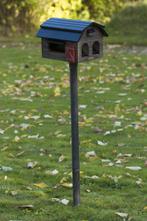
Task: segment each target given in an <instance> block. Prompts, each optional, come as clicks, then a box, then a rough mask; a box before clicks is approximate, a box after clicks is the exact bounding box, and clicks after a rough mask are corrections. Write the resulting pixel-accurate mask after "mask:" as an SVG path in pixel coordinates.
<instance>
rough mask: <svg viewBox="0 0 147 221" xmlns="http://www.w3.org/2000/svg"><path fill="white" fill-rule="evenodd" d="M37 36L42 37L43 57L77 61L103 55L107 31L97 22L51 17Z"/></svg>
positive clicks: (71, 61) (41, 27)
mask: <svg viewBox="0 0 147 221" xmlns="http://www.w3.org/2000/svg"><path fill="white" fill-rule="evenodd" d="M37 36H38V37H40V38H42V56H43V57H45V58H49V59H57V60H62V61H68V62H70V63H76V62H80V61H86V60H90V59H94V58H99V57H101V56H102V53H103V37H104V36H107V33H106V32H105V30H104V26H102V25H100V24H97V23H95V22H89V21H79V20H72V19H60V18H50V19H48V20H47V21H45V22H44V23H43V24H42V25H41V26H40V29H39V31H38V33H37Z"/></svg>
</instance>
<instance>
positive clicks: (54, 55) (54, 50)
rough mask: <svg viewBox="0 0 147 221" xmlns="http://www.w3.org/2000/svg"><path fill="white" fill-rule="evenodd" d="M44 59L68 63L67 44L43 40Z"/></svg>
mask: <svg viewBox="0 0 147 221" xmlns="http://www.w3.org/2000/svg"><path fill="white" fill-rule="evenodd" d="M62 48H63V51H58V50H62ZM42 57H44V58H49V59H56V60H62V61H66V57H65V43H64V42H60V41H53V40H49V39H46V38H42Z"/></svg>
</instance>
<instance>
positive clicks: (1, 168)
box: [0, 166, 13, 172]
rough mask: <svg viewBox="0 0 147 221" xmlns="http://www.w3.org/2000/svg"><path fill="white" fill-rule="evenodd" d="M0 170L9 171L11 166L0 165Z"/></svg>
mask: <svg viewBox="0 0 147 221" xmlns="http://www.w3.org/2000/svg"><path fill="white" fill-rule="evenodd" d="M0 170H2V171H4V172H10V171H12V170H13V168H12V167H7V166H1V167H0Z"/></svg>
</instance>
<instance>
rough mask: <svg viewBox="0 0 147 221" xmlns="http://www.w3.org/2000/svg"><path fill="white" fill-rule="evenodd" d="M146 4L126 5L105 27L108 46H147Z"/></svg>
mask: <svg viewBox="0 0 147 221" xmlns="http://www.w3.org/2000/svg"><path fill="white" fill-rule="evenodd" d="M146 18H147V2H144V4H143V3H139V4H129V5H128V4H126V7H125V8H124V9H122V10H121V11H120V12H118V13H117V14H114V15H113V16H112V19H111V21H110V23H109V24H107V25H106V27H107V31H108V33H109V38H108V39H107V40H108V43H109V44H124V45H147V38H146V36H147V25H146Z"/></svg>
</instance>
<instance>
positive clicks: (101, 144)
mask: <svg viewBox="0 0 147 221" xmlns="http://www.w3.org/2000/svg"><path fill="white" fill-rule="evenodd" d="M97 144H98V145H100V146H106V145H107V144H108V143H105V142H102V141H100V140H97Z"/></svg>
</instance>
